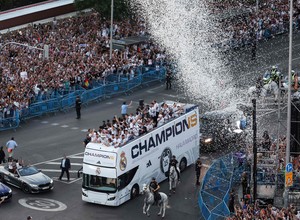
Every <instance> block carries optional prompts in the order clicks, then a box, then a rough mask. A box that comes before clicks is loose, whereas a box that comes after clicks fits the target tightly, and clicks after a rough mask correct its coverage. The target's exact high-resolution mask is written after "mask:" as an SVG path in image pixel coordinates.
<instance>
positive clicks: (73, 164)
mask: <svg viewBox="0 0 300 220" xmlns="http://www.w3.org/2000/svg"><path fill="white" fill-rule="evenodd" d="M46 164H54V165H60V162H52V161H51V162H48V163H46ZM71 166H82V163H72V162H71Z"/></svg>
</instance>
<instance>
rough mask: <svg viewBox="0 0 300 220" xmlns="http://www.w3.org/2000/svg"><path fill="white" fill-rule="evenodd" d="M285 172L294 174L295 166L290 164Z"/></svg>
mask: <svg viewBox="0 0 300 220" xmlns="http://www.w3.org/2000/svg"><path fill="white" fill-rule="evenodd" d="M285 172H287V173H290V172H293V164H291V163H288V164H287V165H286V166H285Z"/></svg>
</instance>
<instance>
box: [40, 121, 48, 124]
mask: <svg viewBox="0 0 300 220" xmlns="http://www.w3.org/2000/svg"><path fill="white" fill-rule="evenodd" d="M41 123H42V124H48V123H49V121H41Z"/></svg>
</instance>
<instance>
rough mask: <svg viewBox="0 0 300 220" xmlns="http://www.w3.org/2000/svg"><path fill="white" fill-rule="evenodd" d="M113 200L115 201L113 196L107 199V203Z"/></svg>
mask: <svg viewBox="0 0 300 220" xmlns="http://www.w3.org/2000/svg"><path fill="white" fill-rule="evenodd" d="M115 199H116V197H115V196H114V197H110V198H108V199H107V201H112V200H115Z"/></svg>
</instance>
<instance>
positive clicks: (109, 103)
mask: <svg viewBox="0 0 300 220" xmlns="http://www.w3.org/2000/svg"><path fill="white" fill-rule="evenodd" d="M105 104H107V105H112V104H114V103H113V102H106V103H105Z"/></svg>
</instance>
